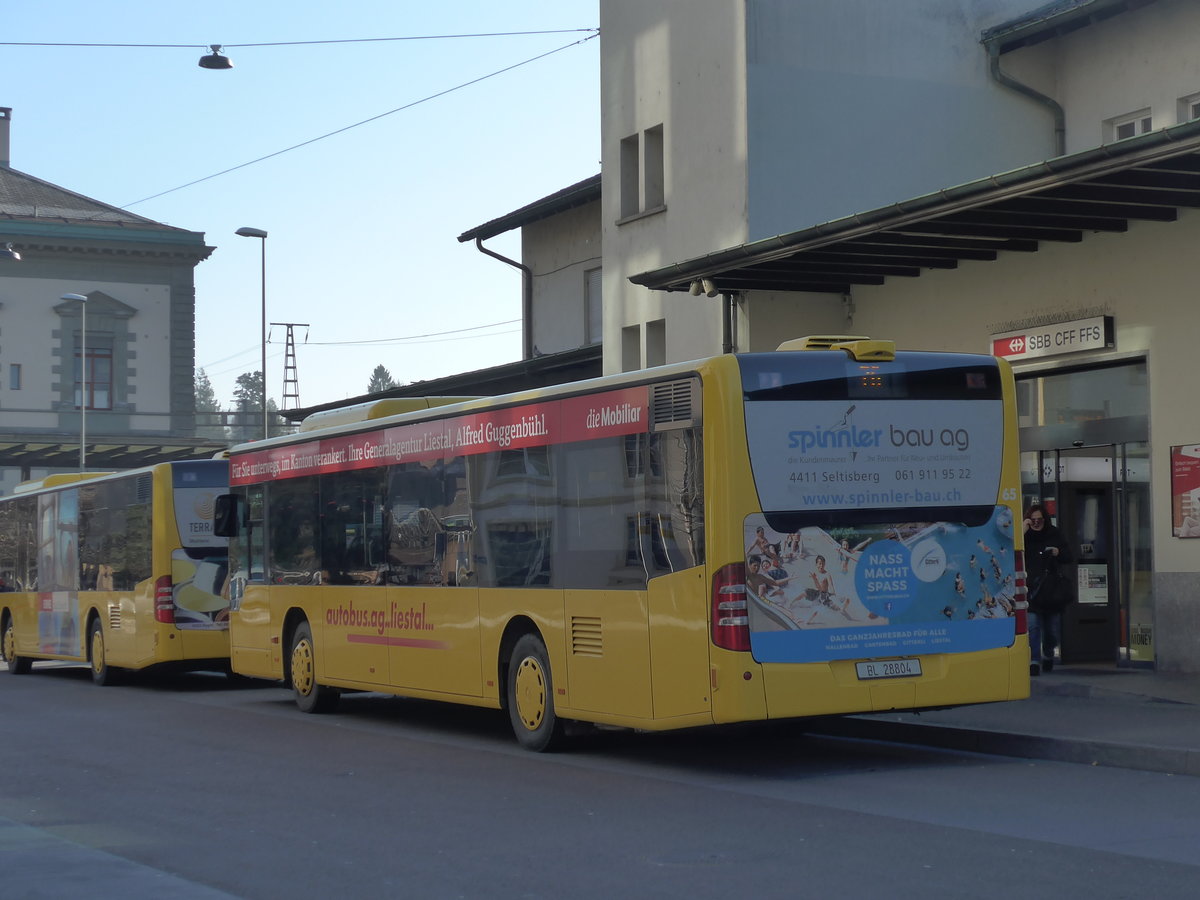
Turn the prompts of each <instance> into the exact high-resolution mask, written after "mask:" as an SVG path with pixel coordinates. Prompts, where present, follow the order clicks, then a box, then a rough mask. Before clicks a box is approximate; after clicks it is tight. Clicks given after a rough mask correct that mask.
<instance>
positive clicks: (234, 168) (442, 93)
mask: <svg viewBox="0 0 1200 900" xmlns="http://www.w3.org/2000/svg"><path fill="white" fill-rule="evenodd" d="M598 35H599V32H598V31H597V32H595V33H594V34H589V35H588V36H587V37H585V38H582V39H580V40H578V41H572V42H571V43H569V44H563V45H562V46H561V47H555V48H554V49H553V50H547V51H546V52H545V53H539V54H538V55H537V56H531V57H529V58H528V59H523V60H521V61H520V62H517V63H513V64H512V65H510V66H505V67H504V68H503V69H497V70H496V71H495V72H489V73H488V74H486V75H480V76H479V77H478V78H472V79H470V80H469V81H464V82H462V83H461V84H456V85H454V86H453V87H449V88H446V89H445V90H441V91H437V92H436V93H433V94H429V95H428V96H426V97H422V98H421V99H419V100H413V101H412V102H411V103H405V104H404V105H403V106H397V107H396V108H395V109H389V110H388V111H387V112H382V113H379V114H378V115H375V116H371V117H370V118H367V119H363V120H362V121H361V122H355V123H353V124H351V125H345V126H343V127H342V128H338V129H335V130H334V131H330V132H326V133H325V134H322V135H319V136H317V137H315V138H309V139H308V140H307V141H301V142H300V143H298V144H293V145H292V146H290V147H284V148H283V149H282V150H276V151H275V152H274V153H268V154H267V155H266V156H260V157H258V158H257V159H252V160H249V161H248V162H244V163H239V164H238V165H236V166H230V167H229V168H228V169H222V170H221V171H220V172H214V173H212V174H211V175H205V176H204V177H203V178H197V179H195V180H194V181H189V182H188V183H187V184H181V185H179V186H178V187H173V188H168V189H167V190H165V191H159V192H158V193H157V194H151V195H150V196H149V197H143V198H142V199H140V200H133V201H131V202H129V203H124V204H122V205H121V206H120V207H118V208H119V209H128V208H129V207H131V206H137V205H138V204H139V203H145V202H147V201H149V200H156V199H158V198H159V197H164V196H166V195H167V194H173V193H175V191H182V190H183V189H184V188H189V187H194V186H195V185H197V184H202V183H203V182H205V181H211V180H212V179H214V178H219V177H220V176H222V175H228V174H229V173H230V172H236V171H238V170H239V169H245V168H246V167H248V166H253V165H255V164H257V163H260V162H265V161H266V160H268V159H274V158H275V157H276V156H282V155H283V154H284V153H290V152H291V151H292V150H299V149H300V148H301V147H307V146H308V145H309V144H315V143H317V142H318V141H323V140H325V139H326V138H331V137H333V136H335V135H338V134H342V133H343V132H346V131H350V130H351V129H353V128H358V127H360V126H362V125H367V124H369V123H371V122H376V121H378V120H379V119H383V118H386V117H387V116H391V115H394V114H396V113H398V112H403V111H404V110H406V109H412V108H413V107H414V106H420V105H421V104H422V103H428V102H429V101H430V100H436V99H438V98H439V97H445V96H446V95H447V94H452V93H454V92H455V91H461V90H462V89H463V88H467V87H470V86H471V85H474V84H479V83H480V82H481V81H486V80H487V79H489V78H495V77H496V76H497V75H503V74H504V73H505V72H511V71H512V70H514V69H519V68H521V67H522V66H527V65H529V64H530V63H533V62H537V61H538V60H539V59H545V58H546V57H548V56H553V55H554V54H555V53H561V52H562V51H563V50H568V49H570V48H571V47H575V46H578V45H579V44H583V43H586V42H588V41H590V40H592V39H593V38H595V37H597V36H598ZM230 46H232V45H230Z"/></svg>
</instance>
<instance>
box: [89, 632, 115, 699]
mask: <svg viewBox="0 0 1200 900" xmlns="http://www.w3.org/2000/svg"><path fill="white" fill-rule="evenodd" d="M88 647H89V651H88V659H89V661H90V662H91V665H92V681H94V682H95V683H96V684H99V685H110V684H116V683H117V675H118V670H117V668H116V667H115V666H110V665H109V664H108V658H107V653H106V652H105V650H104V626H103V625H102V624H101V623H100V620H99V619H92V628H91V633H90V639H89V640H88Z"/></svg>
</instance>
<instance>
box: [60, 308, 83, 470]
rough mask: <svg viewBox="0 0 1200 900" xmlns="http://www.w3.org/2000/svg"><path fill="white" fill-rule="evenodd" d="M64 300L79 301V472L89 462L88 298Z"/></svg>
mask: <svg viewBox="0 0 1200 900" xmlns="http://www.w3.org/2000/svg"><path fill="white" fill-rule="evenodd" d="M62 299H63V300H78V301H79V471H80V472H83V471H84V463H85V462H86V460H87V406H88V395H87V297H85V296H83V294H63V295H62Z"/></svg>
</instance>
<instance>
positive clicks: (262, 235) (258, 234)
mask: <svg viewBox="0 0 1200 900" xmlns="http://www.w3.org/2000/svg"><path fill="white" fill-rule="evenodd" d="M236 233H237V235H238V236H239V237H252V238H258V239H259V240H261V241H262V413H263V440H264V441H265V440H266V439H267V436H268V434H269V429H268V427H267V233H266V232H265V231H263V230H262V229H261V228H249V227H246V228H239V229H238V230H237V232H236Z"/></svg>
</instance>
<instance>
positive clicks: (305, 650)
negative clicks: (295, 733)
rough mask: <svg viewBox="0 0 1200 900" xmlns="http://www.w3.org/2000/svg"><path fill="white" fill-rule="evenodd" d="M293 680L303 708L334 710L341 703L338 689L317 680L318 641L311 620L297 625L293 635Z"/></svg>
mask: <svg viewBox="0 0 1200 900" xmlns="http://www.w3.org/2000/svg"><path fill="white" fill-rule="evenodd" d="M291 680H292V696H293V697H295V698H296V706H298V707H300V711H301V712H306V713H324V712H332V711H333V709H334V707H336V706H337V702H338V692H337V690H336V689H335V688H331V687H327V686H326V685H323V684H320V683H318V682H317V660H316V644H315V643H314V642H313V636H312V628H311V627H310V626H309V624H308V623H307V622H301V623H300V624H299V625H298V626H296V633H295V635H294V636H293V637H292V665H291Z"/></svg>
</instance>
